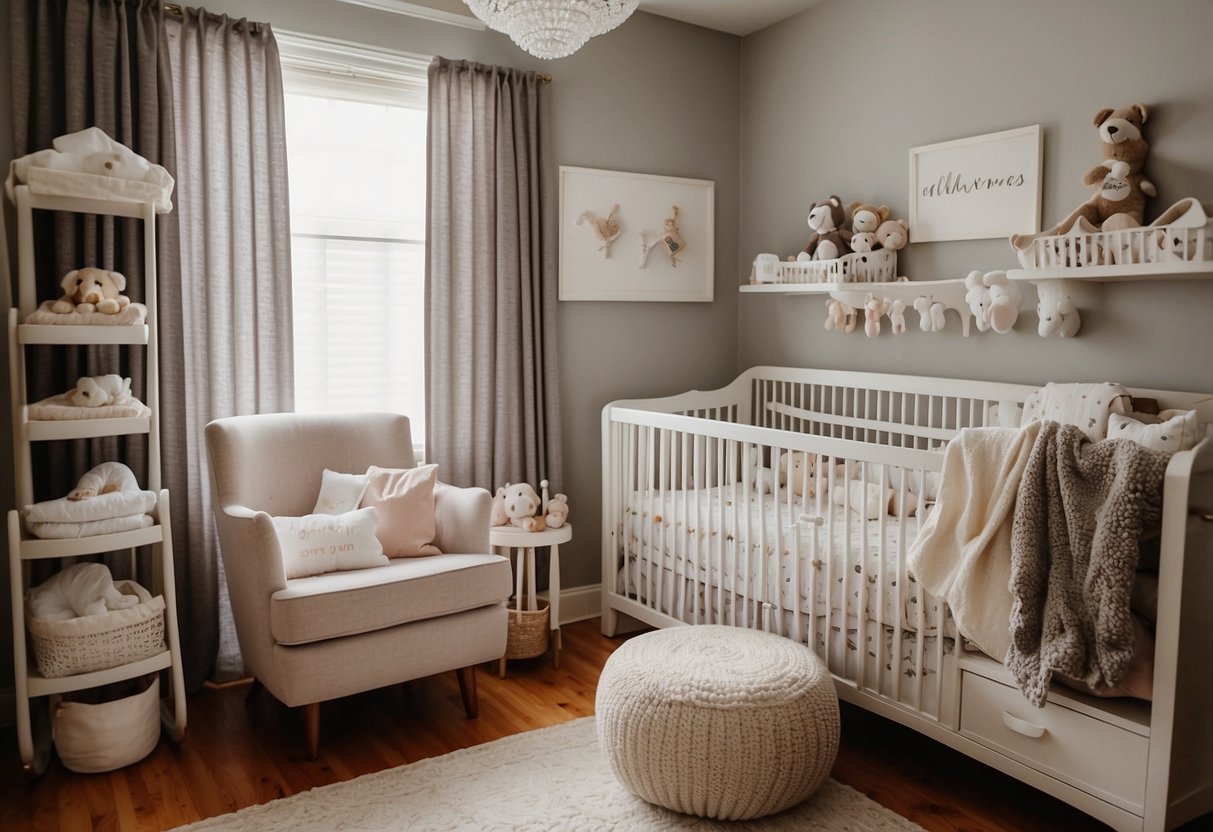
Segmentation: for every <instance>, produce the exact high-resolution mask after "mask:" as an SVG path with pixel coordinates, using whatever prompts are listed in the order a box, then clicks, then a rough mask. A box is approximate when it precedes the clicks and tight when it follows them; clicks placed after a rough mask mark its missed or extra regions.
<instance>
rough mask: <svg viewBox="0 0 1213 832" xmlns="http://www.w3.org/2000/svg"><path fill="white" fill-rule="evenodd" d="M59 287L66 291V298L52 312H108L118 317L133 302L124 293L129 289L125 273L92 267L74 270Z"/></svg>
mask: <svg viewBox="0 0 1213 832" xmlns="http://www.w3.org/2000/svg"><path fill="white" fill-rule="evenodd" d="M59 285H60V286H61V287H62V289H63V297H61V298H59V300H57V301H55V302H54V303H53V304H52V305H51V311H52V312H57V313H59V314H67V313H68V312H104V313H105V314H107V315H116V314H118V313H119V312H121V311H122V310H123V309H126V307H128V306H130V303H131V299H130V298H128V297H127V296H126V295H124V294H122V290H123V289H125V288H126V277H125V276H124V275H123V274H122V273H121V272H111V271H106V270H105V269H96V268H93V267H91V266H89V267H88V268H84V269H74V270H72V271H70V272H68V273H67V274H66V275H64V276H63V281H62V282H61V283H60V284H59Z"/></svg>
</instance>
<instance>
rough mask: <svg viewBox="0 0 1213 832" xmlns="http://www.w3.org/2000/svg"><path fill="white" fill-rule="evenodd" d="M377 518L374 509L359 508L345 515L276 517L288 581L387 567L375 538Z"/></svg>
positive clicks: (377, 540) (275, 525) (279, 543)
mask: <svg viewBox="0 0 1213 832" xmlns="http://www.w3.org/2000/svg"><path fill="white" fill-rule="evenodd" d="M378 515H379V513H378V512H377V511H376V510H375V509H374V508H360V509H358V510H357V511H348V512H346V513H345V514H335V515H334V514H309V515H307V516H306V517H275V518H274V529H275V530H276V531H277V532H278V548H279V549H280V550H281V551H282V568H283V570H284V571H285V572H286V576H287V578H306V577H307V576H309V575H323V574H324V573H325V572H338V571H345V570H348V569H370V568H371V567H374V566H387V565H388V564H387V558H386V557H384V554H383V546H381V545H380V543H379V538H378V537H377V536H376V535H375V531H376V529H377V528H378V526H379V523H378Z"/></svg>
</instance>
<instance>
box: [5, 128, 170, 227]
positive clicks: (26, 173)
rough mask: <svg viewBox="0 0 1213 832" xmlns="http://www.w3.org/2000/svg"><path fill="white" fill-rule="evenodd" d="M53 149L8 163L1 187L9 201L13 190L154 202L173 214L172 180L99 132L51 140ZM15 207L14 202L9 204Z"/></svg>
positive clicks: (92, 130)
mask: <svg viewBox="0 0 1213 832" xmlns="http://www.w3.org/2000/svg"><path fill="white" fill-rule="evenodd" d="M52 144H53V145H54V147H53V149H47V150H39V151H37V152H36V153H30V154H27V155H25V156H22V157H21V158H20V159H14V160H13V161H12V162H11V163H10V164H9V170H8V178H7V179H6V180H5V182H4V187H5V190H6V191H7V192H8V197H9V199H14V193H15V190H14V189H15V188H16V186H17V185H19V184H26V185H29V188H30V190H31V191H33V192H34V193H39V194H47V195H51V196H79V197H93V198H98V199H119V200H127V201H134V202H147V201H149V200H150V201H154V202H155V203H156V210H157V212H159V213H166V212H168V211H171V210H173V203H172V200H171V196H172V193H173V185H174V182H173V177H172V176H170V175H169V172H168V171H167V170H165V169H164V168H163V167H161V166H160V165H153V164H152V163H150V162H148V160H147V159H145V158H143V157H142V156H140V155H139V154H138V153H136V152H135V151H133V150H131V149H130V148H129V147H127V146H126V145H124V144H122V143H120V142H116V141H114V140H113V139H111V138H110V137H109V136H107V135H106V134H105V131H103V130H101V128H99V127H89V128H87V129H85V130H80V131H78V132H76V133H68V134H66V135H63V136H60V137H59V138H57V139H55V140H54V142H53V143H52ZM14 201H15V200H14Z"/></svg>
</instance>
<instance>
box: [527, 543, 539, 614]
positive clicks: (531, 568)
mask: <svg viewBox="0 0 1213 832" xmlns="http://www.w3.org/2000/svg"><path fill="white" fill-rule="evenodd" d="M526 588H527V601H526V608H527V609H528V610H531V611H532V612H534V611H535V610H537V609H539V599H538V598H536V597H535V547H534V546H528V547H526Z"/></svg>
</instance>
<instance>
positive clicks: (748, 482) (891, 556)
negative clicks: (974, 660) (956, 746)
mask: <svg viewBox="0 0 1213 832" xmlns="http://www.w3.org/2000/svg"><path fill="white" fill-rule="evenodd" d="M606 425H607V435H606V436H605V437H604V440H605V441H604V454H605V455H604V465H606V466H607V471H608V473H607V476H606V478H605V482H606V483H608V484H609V485H606V486H604V494H603V499H604V547H605V548H604V551H605V552H607V553H608V554H607V556H606V558H605V559H604V567H603V581H604V587H605V593H606V595H607V596H608V598H609V601H608V604H607V606H608V608H609V609H610V610H613V611H620V612H624V613H627V614H629V615H632V616H633V617H635V618H638V619H640V620H642V621H646V622H647V623H650V624H653V625H656V626H666V625H670V624H675V623H686V624H703V623H712V624H727V625H731V626H739V627H748V628H753V629H765V630H768V631H770V632H774V633H777V634H779V635H782V636H786V637H788V638H793V639H795V640H797V641H798V642H800V643H803V644H807V645H809V646H810V647H811V648H812V649H814V650H815V651H816V652H817V653H818V655H820V656H821V657H822V658H823V659H824V660H826V662H827V664H828V666H829V667H830V670H831V671H832V672H833V673H834V674H835V676H836V677H837V678H839V679H842V680H845V681H846V682H847V683H848V684H850V685H851V686H853V687H855V688H856V689H858V690H863V691H867V692H870V693H872V694H875V695H879V696H882V697H885V698H887V699H889V700H891V701H893V702H897V703H899V704H901V705H902V706H904V707H909V708H912V709H914V710H915V711H917V712H920V713H926V714H929V715H931V716H934V717H936V718H938V715H939V711H940V700H941V697H940V693H939V674H940V672H941V670H942V669H943V667H944V655H945V651H946V652H951V650H952V649H953V648H954V644H953V643H952V641H951V635H950V632H946V627H947V623H946V622H947V613H946V610H945V609H944V607H943V605H942V604H940V603H938V602H936V601H935V600H934V599H931V598H929V597H927V596H926V595H925V594H923V593H921V592H920V591H919V590H918V589H917V585H916V584H915V583H914V582H913V579H912V578H910V576H909V575H908V574H907V571H906V566H905V564H906V555H907V550H908V546H909V542H910V541H911V540H912V539H913V536H914V535H915V534H916V533H917V530H918V528H919V527H920V525H921V522H922V519H923V512H922V511H913V513H911V505H912V503H913V502H915V501H917V499H918V498H917V496H916V495H915V494H914V491H915V490H918V491H921V488H916V483H924V482H926V481H927V480H928V478H929V476H930V475H932V474H935V473H937V472H938V471H939V469H940V462H941V460H940V456H939V454H938V453H931V452H927V451H923V450H920V449H913V448H894V447H882V446H877V445H866V444H863V443H859V442H854V441H851V440H841V439H835V438H832V437H821V436H812V435H809V434H795V433H790V432H787V431H781V430H775V429H771V428H765V427H755V426H752V425H737V424H730V423H727V422H721V421H709V420H705V419H698V418H694V417H690V416H683V415H680V414H667V413H653V412H649V411H642V410H634V409H628V408H611V409H610V412H609V418H608V420H607V422H606ZM798 455H800V459H801V461H802V464H801V465H800V466H797V465H796V462H797V456H798ZM806 458H814V459H815V460H816V465H815V466H814V467H813V468H812V470H811V472H810V470H809V468H808V467H807V466H806V465H804V464H803V460H805V459H806ZM868 502H873V503H874V505H873V506H869V505H867V503H868ZM890 503H891V504H892V506H893V508H892V511H893V513H892V514H889V513H888V505H889V504H890ZM945 636H947V638H945ZM928 680H929V681H928Z"/></svg>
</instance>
